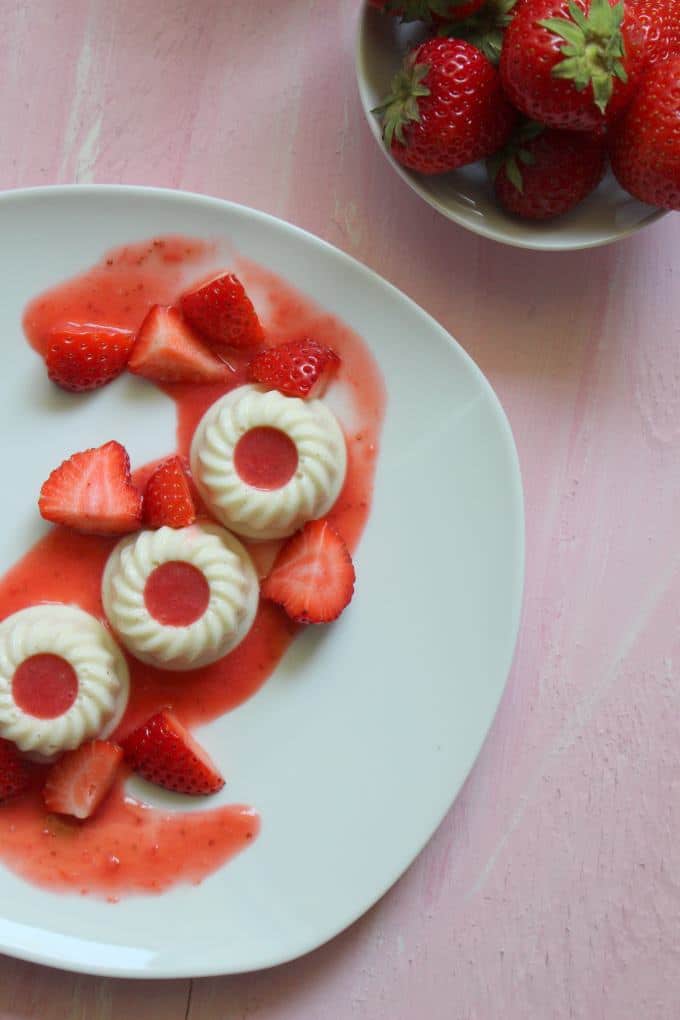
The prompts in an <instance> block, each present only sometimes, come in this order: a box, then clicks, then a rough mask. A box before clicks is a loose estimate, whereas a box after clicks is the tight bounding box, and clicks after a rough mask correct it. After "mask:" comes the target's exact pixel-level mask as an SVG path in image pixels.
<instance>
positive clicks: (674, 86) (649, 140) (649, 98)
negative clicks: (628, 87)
mask: <svg viewBox="0 0 680 1020" xmlns="http://www.w3.org/2000/svg"><path fill="white" fill-rule="evenodd" d="M610 155H611V161H612V170H613V171H614V174H615V175H616V178H617V180H618V182H619V184H620V185H621V187H623V188H625V189H626V191H629V192H630V194H631V195H634V196H635V197H636V198H639V199H640V201H641V202H649V204H650V205H659V206H663V207H664V208H666V209H676V210H680V55H678V56H675V57H669V58H668V60H664V61H662V63H660V64H655V65H654V66H653V67H651V68H650V69H649V71H648V72H647V74H646V75H645V77H644V79H643V81H642V84H641V85H640V88H639V89H638V91H637V93H636V95H635V97H634V98H633V101H632V103H631V104H630V106H629V107H628V109H627V110H626V112H625V113H624V115H623V117H622V118H621V119H620V120H619V121H617V123H616V125H615V127H614V129H613V131H612V136H611V149H610Z"/></svg>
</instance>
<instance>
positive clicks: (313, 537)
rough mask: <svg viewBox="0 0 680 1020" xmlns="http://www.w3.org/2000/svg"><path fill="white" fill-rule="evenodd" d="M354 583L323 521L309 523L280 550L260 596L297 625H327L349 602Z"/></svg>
mask: <svg viewBox="0 0 680 1020" xmlns="http://www.w3.org/2000/svg"><path fill="white" fill-rule="evenodd" d="M355 579H356V575H355V573H354V565H353V563H352V558H351V556H350V554H349V551H348V549H347V546H346V545H345V543H344V541H343V539H342V537H341V536H340V535H339V534H338V532H337V531H336V530H335V528H334V527H333V526H332V525H330V524H329V523H328V521H327V520H319V521H309V522H308V523H307V524H305V526H304V528H303V529H302V531H298V532H297V533H296V534H295V535H293V537H292V538H289V539H288V541H287V542H286V544H285V545H284V546H283V548H282V549H281V552H280V553H279V555H278V556H277V558H276V561H275V563H274V567H273V569H272V571H271V573H270V574H269V576H268V577H267V578H266V580H265V581H264V583H263V584H262V594H263V595H264V597H265V598H267V599H271V600H272V601H273V602H278V603H279V605H281V606H283V608H284V609H285V610H286V612H287V613H288V615H289V616H290V617H291V618H292V619H293V620H297V621H298V623H329V622H330V621H331V620H335V619H336V617H338V616H339V615H340V613H341V612H342V611H343V609H344V608H345V607H346V606H347V605H349V603H350V602H351V600H352V595H353V594H354V581H355Z"/></svg>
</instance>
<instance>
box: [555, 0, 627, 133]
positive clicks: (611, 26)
mask: <svg viewBox="0 0 680 1020" xmlns="http://www.w3.org/2000/svg"><path fill="white" fill-rule="evenodd" d="M623 15H624V0H619V3H617V4H615V5H614V6H613V7H610V5H609V0H592V3H591V5H590V10H589V12H588V14H584V13H583V11H582V10H581V9H580V8H579V7H578V6H577V5H576V4H575V3H574V0H571V2H570V3H569V18H545V19H544V20H543V21H539V25H541V26H542V27H543V28H547V29H548V31H549V32H552V33H553V35H556V36H558V37H559V38H560V39H563V40H564V42H563V43H562V47H561V50H562V55H563V59H562V60H561V61H560V62H559V63H558V64H556V65H555V66H554V67H553V70H552V73H553V76H554V77H555V78H562V79H565V80H569V81H573V83H574V87H575V88H576V90H577V91H578V92H582V91H583V90H584V89H585V88H587V87H588V85H592V88H593V98H594V100H595V105H596V106H597V108H598V110H599V111H600V113H605V111H606V109H607V106H608V104H609V100H610V99H611V96H612V92H613V90H614V78H618V79H619V80H620V81H622V82H626V81H627V80H628V75H627V73H626V68H625V64H624V60H625V57H626V47H625V42H624V39H623V33H622V32H621V25H622V22H623Z"/></svg>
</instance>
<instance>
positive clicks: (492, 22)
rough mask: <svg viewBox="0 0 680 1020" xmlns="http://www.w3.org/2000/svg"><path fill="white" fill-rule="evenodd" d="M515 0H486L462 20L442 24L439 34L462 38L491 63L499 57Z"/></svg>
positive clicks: (512, 13)
mask: <svg viewBox="0 0 680 1020" xmlns="http://www.w3.org/2000/svg"><path fill="white" fill-rule="evenodd" d="M516 4H517V0H486V3H484V4H483V5H481V6H480V7H479V8H478V9H477V10H475V11H473V12H472V13H470V14H469V15H467V16H466V17H465V19H464V20H462V21H455V22H454V23H453V24H451V23H449V24H446V25H443V26H442V27H441V28H440V30H439V35H446V36H450V37H453V38H455V39H464V40H465V41H466V42H469V43H472V45H473V46H476V47H477V49H479V50H481V51H482V53H483V54H484V56H485V57H488V59H489V60H490V61H491V63H492V64H496V65H497V64H498V62H499V61H500V59H501V50H502V48H503V38H504V36H505V30H506V28H507V27H508V25H509V24H510V22H511V21H512V18H513V15H514V13H515V6H516Z"/></svg>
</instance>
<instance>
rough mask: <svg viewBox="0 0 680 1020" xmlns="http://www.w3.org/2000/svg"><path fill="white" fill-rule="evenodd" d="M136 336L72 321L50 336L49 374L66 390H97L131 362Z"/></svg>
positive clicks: (127, 331) (47, 356) (52, 332)
mask: <svg viewBox="0 0 680 1020" xmlns="http://www.w3.org/2000/svg"><path fill="white" fill-rule="evenodd" d="M134 339H135V338H134V334H132V333H131V332H130V331H129V330H127V329H115V328H114V327H113V326H95V325H92V324H91V323H85V324H82V323H73V322H69V323H67V324H66V325H65V326H59V327H58V328H55V329H52V330H50V332H49V334H48V336H47V355H46V358H45V360H46V363H47V374H48V376H49V377H50V379H51V380H52V382H54V383H56V384H57V386H61V387H62V389H65V390H72V391H73V392H74V393H79V392H81V391H82V390H95V389H97V388H98V387H99V386H105V385H106V383H109V382H111V380H112V379H115V378H117V376H119V375H120V374H121V372H122V371H123V369H124V368H125V366H126V365H127V363H128V358H129V357H130V351H131V350H132V345H133V343H134Z"/></svg>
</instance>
